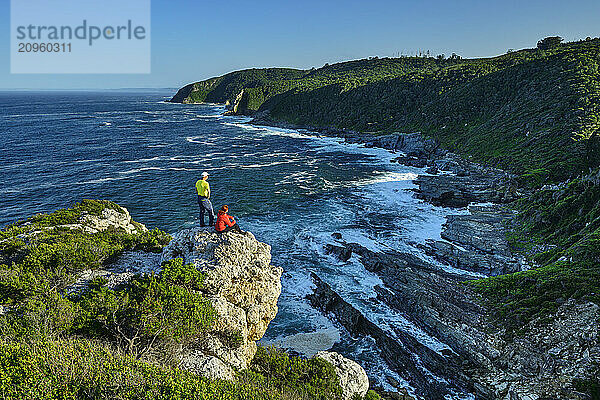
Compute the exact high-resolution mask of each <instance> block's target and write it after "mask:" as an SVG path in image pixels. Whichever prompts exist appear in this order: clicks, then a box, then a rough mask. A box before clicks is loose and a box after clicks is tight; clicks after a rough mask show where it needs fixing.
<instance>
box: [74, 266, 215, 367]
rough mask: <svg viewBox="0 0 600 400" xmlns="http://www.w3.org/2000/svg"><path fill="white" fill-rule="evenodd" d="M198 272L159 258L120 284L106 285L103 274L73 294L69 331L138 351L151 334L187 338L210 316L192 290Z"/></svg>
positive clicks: (204, 325) (208, 308)
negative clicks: (155, 266)
mask: <svg viewBox="0 0 600 400" xmlns="http://www.w3.org/2000/svg"><path fill="white" fill-rule="evenodd" d="M202 280H203V275H202V274H201V273H200V272H199V271H198V270H197V269H196V268H195V267H194V266H193V265H191V264H188V265H183V262H182V260H181V259H175V260H171V261H168V262H165V263H164V264H163V265H162V270H161V273H160V274H159V275H158V276H157V275H154V274H152V275H145V276H143V275H136V276H134V277H133V278H132V279H131V281H130V282H128V283H127V284H126V285H125V286H123V287H119V288H117V289H109V288H107V287H106V286H105V283H106V282H105V281H104V280H103V279H99V280H96V281H94V282H92V284H91V285H90V286H91V287H90V290H89V291H87V292H85V293H84V294H83V295H81V296H80V297H79V298H78V299H77V305H78V307H79V308H80V310H81V311H80V314H79V316H78V318H77V319H76V321H75V328H74V329H75V332H76V333H80V334H86V335H93V336H100V337H110V338H112V339H114V340H116V341H117V342H118V343H119V344H120V345H121V346H123V347H124V348H125V349H126V350H127V351H128V353H130V354H133V355H136V356H140V355H143V354H145V353H147V352H149V351H150V350H151V349H152V346H154V345H155V343H156V342H157V340H160V341H163V342H165V341H166V342H170V341H174V342H178V343H182V342H189V341H191V340H193V339H194V338H196V337H198V336H199V335H200V334H201V333H202V332H204V331H206V330H207V329H208V328H209V327H210V326H211V325H212V322H213V321H214V318H215V316H216V314H215V311H214V309H213V308H212V305H211V304H210V302H209V301H208V300H207V299H206V298H205V297H204V296H203V294H202V293H201V292H199V291H198V290H199V289H201V287H202Z"/></svg>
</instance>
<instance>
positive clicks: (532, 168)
mask: <svg viewBox="0 0 600 400" xmlns="http://www.w3.org/2000/svg"><path fill="white" fill-rule="evenodd" d="M599 63H600V39H593V40H586V41H580V42H573V43H567V44H563V45H561V46H559V47H557V48H554V49H548V50H541V49H526V50H521V51H517V52H512V53H508V54H505V55H501V56H498V57H493V58H483V59H460V58H458V57H455V58H452V59H441V58H418V57H403V58H381V59H379V58H372V59H365V60H356V61H349V62H343V63H339V64H334V65H325V66H324V67H322V68H319V69H313V70H308V71H302V70H293V69H277V68H271V69H250V70H243V71H238V72H232V73H230V74H227V75H224V76H222V77H218V78H212V79H209V80H206V81H202V82H196V83H193V84H190V85H188V86H186V87H184V88H182V89H180V90H179V92H178V93H177V94H176V95H175V96H174V97H173V99H172V101H174V102H185V103H195V102H216V103H226V104H228V105H229V106H230V109H231V110H232V111H233V112H234V113H237V114H252V113H255V112H257V111H260V112H266V113H268V115H269V116H270V118H272V119H274V120H277V121H285V122H289V123H294V124H298V125H303V126H310V127H317V128H318V127H335V128H344V129H352V130H357V131H361V132H364V133H374V134H377V133H386V132H392V131H401V132H413V131H420V132H423V133H424V134H426V135H429V136H432V137H435V138H436V139H438V140H439V141H440V142H441V144H442V145H443V146H444V147H446V148H448V149H450V150H452V151H455V152H458V153H462V154H468V155H469V156H471V157H473V159H474V160H476V161H480V162H484V163H486V164H488V165H494V166H498V167H501V168H505V169H508V170H511V171H513V172H515V173H517V174H525V175H528V176H529V175H531V174H533V175H535V176H536V179H538V180H539V181H540V182H549V181H560V180H564V179H566V178H569V177H573V176H576V175H578V174H579V173H580V172H582V171H587V170H588V168H590V167H595V166H597V165H599V164H600V150H599V148H600V145H599V140H598V134H597V131H598V127H599V124H600V119H599V118H600V102H599V98H600V74H599V71H598V65H599Z"/></svg>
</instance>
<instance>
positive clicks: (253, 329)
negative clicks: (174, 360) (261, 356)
mask: <svg viewBox="0 0 600 400" xmlns="http://www.w3.org/2000/svg"><path fill="white" fill-rule="evenodd" d="M173 258H182V259H183V260H184V262H185V263H192V264H194V265H195V266H196V267H197V268H198V269H199V270H201V271H202V272H203V273H205V274H206V278H205V280H204V291H205V294H206V296H207V297H208V298H209V300H210V301H211V303H212V305H213V307H214V308H215V311H216V312H217V319H216V321H215V324H214V325H213V327H212V329H211V330H210V331H209V332H207V333H206V334H204V335H203V336H202V338H200V339H199V340H198V341H197V342H196V343H194V344H193V345H192V346H191V348H193V349H194V351H193V352H183V354H182V356H181V358H182V360H181V365H183V366H186V367H187V368H188V369H190V370H192V371H193V372H197V373H201V374H208V375H210V374H217V372H215V371H216V370H218V371H220V372H219V373H218V374H221V375H223V376H227V373H226V372H224V371H225V369H224V368H221V367H222V366H221V365H220V364H219V363H218V362H217V361H215V360H211V361H210V362H208V361H207V360H208V358H210V357H213V358H217V359H218V360H220V361H221V362H222V363H223V364H224V365H226V366H227V367H229V368H236V369H244V368H246V367H248V365H249V363H250V362H251V361H252V358H253V357H254V354H255V353H256V343H255V342H256V341H257V340H259V339H260V338H262V336H263V335H264V333H265V331H266V330H267V326H268V325H269V323H270V322H271V320H272V319H273V318H275V315H276V314H277V300H278V298H279V295H280V294H281V274H282V272H283V271H282V269H281V268H278V267H274V266H272V265H271V247H270V246H269V245H267V244H264V243H261V242H259V241H258V240H256V238H255V237H254V235H252V233H250V232H246V233H244V234H238V233H235V232H228V233H225V234H217V233H216V232H215V231H214V230H213V229H212V228H195V229H186V230H183V231H181V232H179V233H177V234H176V235H175V236H174V237H173V240H172V241H171V243H169V244H168V245H167V246H166V247H165V248H164V249H163V253H162V258H161V262H164V261H167V260H170V259H173ZM217 365H219V367H218V368H217ZM209 367H210V368H209ZM208 375H207V376H208Z"/></svg>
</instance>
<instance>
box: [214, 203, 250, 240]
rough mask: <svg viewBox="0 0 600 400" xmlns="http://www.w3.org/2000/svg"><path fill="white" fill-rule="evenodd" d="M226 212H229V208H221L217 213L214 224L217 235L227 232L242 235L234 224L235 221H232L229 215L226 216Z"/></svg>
mask: <svg viewBox="0 0 600 400" xmlns="http://www.w3.org/2000/svg"><path fill="white" fill-rule="evenodd" d="M227 211H229V207H228V206H223V207H221V209H220V210H219V212H218V213H217V223H216V224H215V229H216V230H217V233H225V232H229V231H234V232H237V233H244V232H243V231H242V230H241V229H240V226H239V225H238V224H237V223H236V222H235V219H233V217H232V216H231V215H227Z"/></svg>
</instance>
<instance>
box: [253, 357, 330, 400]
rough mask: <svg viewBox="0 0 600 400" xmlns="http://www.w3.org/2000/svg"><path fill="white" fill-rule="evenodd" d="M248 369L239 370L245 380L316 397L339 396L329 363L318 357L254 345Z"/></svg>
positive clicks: (320, 399)
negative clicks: (255, 346) (302, 356)
mask: <svg viewBox="0 0 600 400" xmlns="http://www.w3.org/2000/svg"><path fill="white" fill-rule="evenodd" d="M249 370H250V371H249V372H244V371H243V372H242V377H243V379H244V380H246V381H248V382H254V383H255V384H260V385H264V386H265V387H270V388H274V389H276V390H277V391H280V392H286V393H292V394H296V396H300V397H308V398H310V399H316V400H333V399H339V398H340V396H341V394H342V388H341V387H340V384H339V379H338V377H337V375H336V374H335V370H334V368H333V365H331V364H330V363H328V362H327V361H325V360H322V359H319V358H311V359H308V360H307V359H302V358H299V357H291V356H289V355H288V354H287V353H285V352H284V351H281V350H277V349H275V348H273V347H271V348H264V347H260V346H259V347H258V350H257V352H256V355H255V356H254V360H252V364H251V365H250V368H249Z"/></svg>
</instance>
